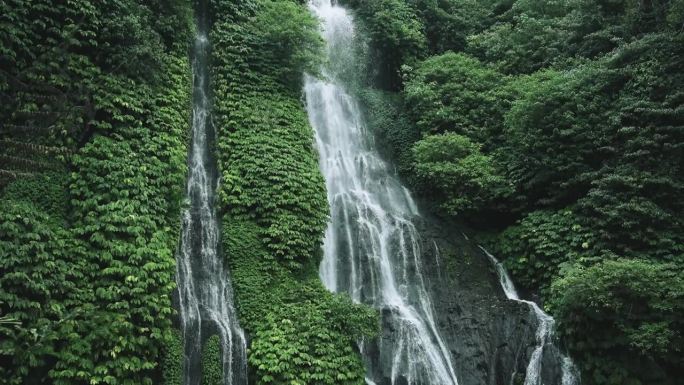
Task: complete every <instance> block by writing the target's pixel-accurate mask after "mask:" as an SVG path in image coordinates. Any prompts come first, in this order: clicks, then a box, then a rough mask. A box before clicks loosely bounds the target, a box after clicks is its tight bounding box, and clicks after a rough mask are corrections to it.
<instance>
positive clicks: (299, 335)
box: [223, 217, 379, 384]
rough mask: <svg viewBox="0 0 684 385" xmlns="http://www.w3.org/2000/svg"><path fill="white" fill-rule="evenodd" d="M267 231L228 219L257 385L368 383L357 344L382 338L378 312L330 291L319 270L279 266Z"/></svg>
mask: <svg viewBox="0 0 684 385" xmlns="http://www.w3.org/2000/svg"><path fill="white" fill-rule="evenodd" d="M259 233H260V226H259V225H257V224H256V223H255V222H253V221H249V220H240V219H237V218H231V217H227V218H225V219H224V223H223V249H224V252H225V254H226V255H227V257H228V262H229V263H230V267H231V272H232V276H233V287H234V290H235V296H236V299H237V308H238V311H239V315H240V320H241V322H242V325H243V327H245V328H246V330H247V331H248V332H249V333H250V335H251V337H252V342H251V346H250V349H249V363H250V365H251V366H252V367H253V368H255V370H256V375H257V383H258V384H290V383H293V382H292V381H294V382H295V383H298V384H311V383H314V384H340V383H343V384H363V378H364V373H365V371H364V367H363V363H362V362H361V359H360V357H359V354H358V352H357V351H356V349H355V343H356V341H357V340H358V339H359V338H361V337H363V336H373V335H375V334H376V333H377V329H378V326H379V324H378V317H377V314H376V313H375V311H373V310H372V309H370V308H367V307H365V306H362V305H355V304H353V303H352V302H351V300H350V299H349V298H348V297H347V296H342V295H333V294H331V293H330V292H328V291H327V290H325V288H323V286H322V285H321V283H320V281H319V280H318V276H317V270H316V264H310V265H309V266H307V268H306V269H305V270H304V271H301V272H299V274H297V275H294V274H292V272H290V271H289V270H288V269H286V268H284V267H283V266H281V265H280V264H277V263H274V261H273V260H270V259H269V258H267V256H268V253H269V251H268V250H267V248H266V247H265V245H264V243H263V242H262V241H261V239H260V236H259Z"/></svg>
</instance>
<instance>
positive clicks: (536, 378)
mask: <svg viewBox="0 0 684 385" xmlns="http://www.w3.org/2000/svg"><path fill="white" fill-rule="evenodd" d="M480 249H481V250H482V251H483V252H484V253H485V254H486V255H487V257H489V259H490V260H491V261H492V264H493V265H494V267H495V268H496V273H497V275H498V276H499V281H500V282H501V288H502V289H503V291H504V293H505V294H506V297H508V299H510V300H513V301H518V302H521V303H524V304H526V305H527V306H528V307H529V308H530V311H531V312H532V314H533V316H534V318H535V319H536V320H537V332H536V334H535V339H536V343H537V345H536V346H535V348H534V351H532V356H531V357H530V362H529V363H528V364H527V370H526V372H525V383H524V385H542V384H543V381H542V369H543V361H544V355H545V354H548V355H550V357H551V358H552V360H553V361H552V362H553V364H554V365H559V366H560V368H561V373H562V377H561V384H562V385H577V384H578V383H579V379H578V376H577V369H576V368H575V365H574V364H573V363H572V361H571V360H570V357H567V356H565V355H563V354H562V353H561V352H560V351H559V350H558V348H557V347H556V346H555V345H554V330H553V326H554V319H553V318H552V317H551V316H549V315H548V314H546V313H544V311H543V310H542V309H540V308H539V306H538V305H537V304H536V303H534V302H532V301H526V300H524V299H520V297H519V296H518V292H517V291H516V290H515V286H514V285H513V281H512V280H511V278H510V277H509V275H508V272H507V271H506V269H505V268H504V267H503V265H502V264H501V262H499V261H498V260H497V259H496V258H495V257H494V256H493V255H492V254H490V253H489V252H488V251H487V250H485V249H484V248H483V247H482V246H480Z"/></svg>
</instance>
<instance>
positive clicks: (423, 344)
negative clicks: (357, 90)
mask: <svg viewBox="0 0 684 385" xmlns="http://www.w3.org/2000/svg"><path fill="white" fill-rule="evenodd" d="M309 8H310V9H311V11H312V12H313V13H314V14H315V15H316V16H318V17H319V19H321V20H322V23H323V31H322V34H323V38H324V39H325V41H326V42H327V53H328V59H329V64H328V65H327V66H324V68H323V69H322V75H323V76H322V77H323V78H325V79H327V80H321V79H316V78H313V77H311V76H306V78H305V93H306V101H307V111H308V115H309V120H310V123H311V125H312V126H313V128H314V129H315V131H316V145H317V148H318V151H319V157H320V168H321V170H322V172H323V174H324V176H325V180H326V186H327V191H328V201H329V203H330V208H331V213H330V215H331V220H330V223H329V225H328V228H327V230H326V233H325V240H324V246H323V247H324V257H323V261H322V262H321V266H320V276H321V279H322V280H323V282H324V284H325V285H326V287H327V288H328V289H329V290H331V291H334V292H346V293H349V295H350V296H351V297H352V299H353V300H354V301H356V302H360V303H366V304H369V305H371V306H373V307H375V308H378V309H380V310H381V312H382V317H383V332H382V337H381V338H379V339H378V342H377V344H376V346H370V345H369V344H368V343H361V346H360V348H361V350H362V352H366V353H368V352H370V351H371V350H372V351H374V352H377V356H378V357H377V358H378V361H379V362H380V363H379V364H375V365H374V364H373V363H372V362H371V361H372V359H371V357H370V355H371V354H370V353H368V354H366V361H367V365H368V366H369V369H368V374H367V376H368V378H367V382H368V383H369V384H375V383H377V384H411V385H414V384H424V385H457V384H458V382H457V379H456V374H455V370H454V368H453V366H452V361H453V360H452V357H451V355H450V352H449V350H448V349H447V347H446V345H445V343H444V341H443V339H442V337H441V336H440V333H439V331H438V329H437V326H436V324H435V317H434V309H433V306H432V302H431V299H430V296H429V295H428V292H427V289H426V285H425V282H424V277H423V273H422V264H421V258H422V252H421V243H420V239H419V235H418V232H417V231H416V228H415V226H414V224H413V223H412V218H415V217H416V216H418V215H419V213H418V210H417V208H416V205H415V203H414V201H413V199H412V198H411V195H410V194H409V192H408V190H407V189H406V188H405V187H404V186H403V185H402V184H401V183H400V182H399V181H398V180H397V179H396V178H395V177H394V176H393V174H392V172H391V170H390V169H389V167H388V165H387V164H386V163H385V162H383V161H382V160H381V159H380V157H379V155H378V154H377V152H376V150H375V149H374V145H373V140H372V136H371V135H369V133H368V132H367V130H366V127H365V126H364V122H363V119H362V117H361V112H360V109H359V105H358V103H357V101H356V100H355V98H354V97H353V96H351V95H350V94H349V93H347V92H346V90H345V88H344V87H343V86H342V84H341V79H340V78H341V76H339V75H340V74H341V71H343V70H344V69H345V63H349V62H352V61H353V60H354V57H353V49H352V41H353V37H354V24H353V20H352V18H351V17H350V15H349V14H348V13H347V11H346V10H345V9H344V8H343V7H340V6H338V5H336V4H334V1H332V0H311V1H310V2H309Z"/></svg>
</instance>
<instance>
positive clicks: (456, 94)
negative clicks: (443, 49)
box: [404, 53, 511, 142]
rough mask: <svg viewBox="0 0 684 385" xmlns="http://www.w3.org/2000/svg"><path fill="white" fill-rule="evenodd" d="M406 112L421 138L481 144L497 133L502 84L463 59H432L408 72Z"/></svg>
mask: <svg viewBox="0 0 684 385" xmlns="http://www.w3.org/2000/svg"><path fill="white" fill-rule="evenodd" d="M407 77H408V81H407V82H406V86H405V89H404V96H405V98H406V106H407V107H408V110H409V114H410V115H411V117H413V120H414V121H415V122H416V125H417V126H418V128H419V129H420V131H421V132H422V133H430V134H434V133H442V132H456V133H458V134H461V135H466V136H468V137H469V138H471V139H473V140H476V141H479V142H485V141H488V140H490V139H491V138H492V137H496V136H497V135H499V134H500V133H501V130H502V126H503V120H504V119H503V116H504V114H505V112H506V111H507V109H508V107H509V100H510V99H511V96H510V95H508V93H507V92H506V88H505V87H504V85H505V81H506V78H505V77H504V76H503V75H501V74H500V73H498V72H496V71H494V70H492V69H490V68H488V67H486V66H485V65H483V64H482V63H480V62H479V61H477V60H476V59H473V58H471V57H468V56H466V55H463V54H455V53H446V54H444V55H440V56H433V57H431V58H429V59H427V60H425V61H424V62H422V63H420V65H419V66H418V67H417V68H416V69H415V70H414V71H413V72H409V73H408V75H407Z"/></svg>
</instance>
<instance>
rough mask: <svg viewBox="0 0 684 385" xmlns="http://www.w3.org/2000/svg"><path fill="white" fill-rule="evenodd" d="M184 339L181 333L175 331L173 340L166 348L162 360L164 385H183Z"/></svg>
mask: <svg viewBox="0 0 684 385" xmlns="http://www.w3.org/2000/svg"><path fill="white" fill-rule="evenodd" d="M182 362H183V337H182V335H181V332H180V331H179V330H177V329H173V331H172V332H171V338H170V339H169V340H168V341H167V343H166V345H165V346H164V352H163V354H162V359H161V363H160V366H161V373H162V381H163V382H162V383H163V385H182V384H183V367H182Z"/></svg>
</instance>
